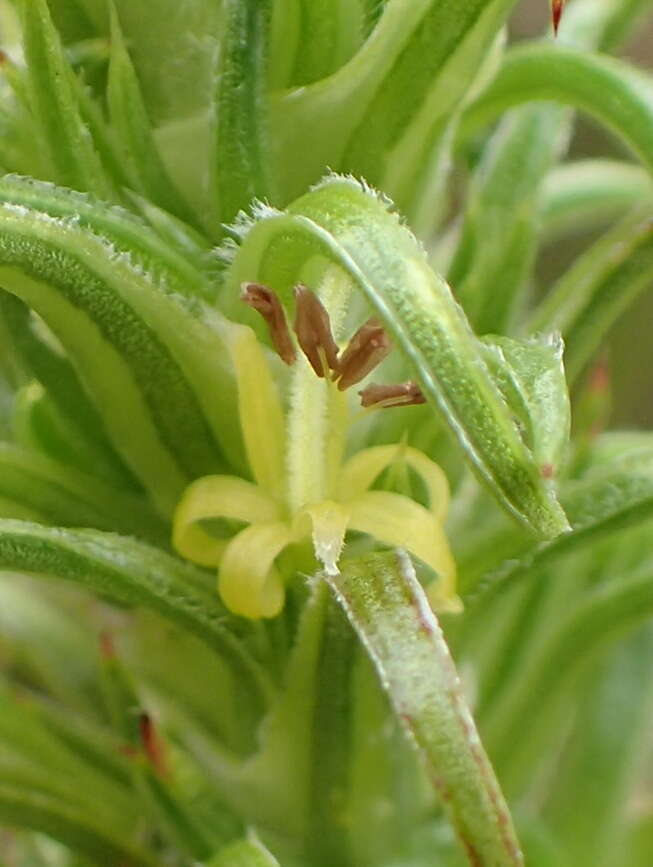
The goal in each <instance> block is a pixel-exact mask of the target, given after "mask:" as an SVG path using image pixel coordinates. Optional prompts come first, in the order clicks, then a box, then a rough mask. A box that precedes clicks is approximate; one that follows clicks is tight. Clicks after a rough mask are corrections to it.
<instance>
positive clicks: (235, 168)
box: [211, 0, 272, 223]
mask: <svg viewBox="0 0 653 867" xmlns="http://www.w3.org/2000/svg"><path fill="white" fill-rule="evenodd" d="M224 6H225V12H224V14H225V24H224V34H223V37H222V46H221V51H220V59H219V67H218V75H217V87H216V91H215V95H214V100H213V126H214V130H213V132H214V142H213V155H212V162H211V167H212V172H213V190H214V196H215V203H214V204H215V208H216V213H217V216H218V220H219V221H220V222H221V223H229V222H231V220H233V219H234V217H235V216H236V214H238V212H239V211H240V210H242V209H243V208H246V207H248V205H249V204H250V202H251V201H252V199H255V198H262V197H270V196H271V194H272V190H271V179H270V168H269V165H268V160H269V146H268V143H267V92H266V69H267V56H268V39H269V30H270V14H271V5H270V2H269V0H226V2H225V4H224Z"/></svg>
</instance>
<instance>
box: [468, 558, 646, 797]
mask: <svg viewBox="0 0 653 867" xmlns="http://www.w3.org/2000/svg"><path fill="white" fill-rule="evenodd" d="M651 616H653V580H652V578H651V567H650V564H646V565H645V566H644V567H643V568H640V569H639V570H637V571H636V572H635V574H631V575H628V576H626V577H621V578H619V580H611V581H608V582H606V583H604V584H602V585H600V586H599V587H598V588H596V589H595V590H593V591H592V592H590V593H588V594H587V595H586V596H585V597H584V598H583V599H581V601H579V602H578V603H577V604H576V605H575V606H573V607H572V609H571V610H570V611H568V612H566V613H565V615H564V617H563V618H562V621H561V622H560V624H559V625H558V626H557V628H556V629H555V630H554V632H553V633H552V634H551V635H550V636H549V638H548V640H547V642H546V644H545V646H544V647H542V649H541V651H540V653H539V654H538V658H537V661H536V662H535V663H534V664H533V666H532V668H531V670H530V671H529V676H528V678H526V679H523V678H522V679H520V680H519V681H518V682H517V683H516V685H515V688H514V689H513V690H512V692H511V695H510V696H509V698H508V699H507V701H506V703H504V706H503V707H502V708H501V714H500V715H495V716H494V718H493V719H492V721H491V723H488V725H487V726H486V728H485V730H484V731H485V737H486V741H487V743H488V744H491V745H492V756H493V758H494V760H495V762H496V764H497V766H498V767H499V768H500V769H501V770H502V779H505V781H506V784H507V785H509V786H510V790H511V791H512V790H514V789H515V787H516V786H518V785H519V780H520V778H522V776H523V774H524V773H525V772H526V773H528V774H529V775H530V774H531V773H532V766H533V765H532V761H529V760H528V756H530V757H531V758H532V757H533V756H534V755H537V754H538V745H541V743H542V739H543V738H544V737H546V733H547V729H548V721H550V720H551V714H553V713H554V712H555V710H556V707H559V702H560V701H561V700H562V698H563V696H564V695H565V694H566V691H567V689H568V688H569V687H570V685H571V684H573V682H574V680H575V679H576V678H577V677H578V676H579V674H580V673H581V672H582V671H583V669H584V668H585V667H586V666H587V665H588V663H589V662H591V661H592V660H593V659H595V658H596V656H597V655H598V654H599V653H601V652H605V651H606V650H607V649H608V648H609V647H610V646H612V645H613V644H614V642H615V641H616V640H617V639H619V638H621V637H623V635H624V634H626V633H627V632H628V631H629V630H631V629H633V628H635V627H636V626H638V625H640V624H642V623H644V622H646V621H647V620H648V619H650V618H651ZM526 766H528V770H526Z"/></svg>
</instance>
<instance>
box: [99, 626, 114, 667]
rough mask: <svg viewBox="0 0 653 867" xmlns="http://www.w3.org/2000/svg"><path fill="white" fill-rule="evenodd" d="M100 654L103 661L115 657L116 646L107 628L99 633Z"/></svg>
mask: <svg viewBox="0 0 653 867" xmlns="http://www.w3.org/2000/svg"><path fill="white" fill-rule="evenodd" d="M100 656H101V657H102V659H103V660H105V661H108V660H110V659H115V658H116V648H115V646H114V643H113V638H112V636H111V633H110V632H109V630H108V629H103V630H102V632H101V633H100Z"/></svg>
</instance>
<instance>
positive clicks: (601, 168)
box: [540, 159, 653, 243]
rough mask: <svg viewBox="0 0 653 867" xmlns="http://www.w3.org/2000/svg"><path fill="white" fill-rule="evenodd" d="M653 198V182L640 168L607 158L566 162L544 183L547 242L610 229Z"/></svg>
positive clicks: (542, 214)
mask: <svg viewBox="0 0 653 867" xmlns="http://www.w3.org/2000/svg"><path fill="white" fill-rule="evenodd" d="M652 198H653V183H652V182H651V178H650V175H649V174H648V173H647V172H646V171H645V170H644V169H642V168H641V167H640V166H637V165H634V164H632V163H626V162H620V161H617V160H607V159H588V160H575V161H573V162H569V163H564V164H563V165H560V166H557V167H556V168H555V169H553V171H551V172H550V173H549V175H548V176H547V177H546V178H545V180H544V183H543V184H542V195H541V202H540V221H541V226H542V235H543V238H544V241H545V243H551V242H552V241H556V240H558V239H559V238H563V237H564V236H566V235H569V234H572V233H573V232H575V231H579V230H580V231H583V232H584V231H587V230H588V229H594V228H597V227H598V228H600V227H603V226H607V225H608V224H610V223H612V222H613V221H615V220H616V219H617V218H620V217H623V216H624V215H625V213H626V212H627V211H630V210H631V208H633V207H635V206H636V205H640V204H641V203H642V202H643V200H645V199H652Z"/></svg>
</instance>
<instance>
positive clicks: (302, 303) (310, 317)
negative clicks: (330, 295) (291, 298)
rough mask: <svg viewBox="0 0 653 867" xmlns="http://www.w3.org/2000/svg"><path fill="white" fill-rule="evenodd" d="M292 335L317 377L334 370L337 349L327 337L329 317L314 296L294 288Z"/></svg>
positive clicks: (336, 360) (305, 290)
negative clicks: (293, 331)
mask: <svg viewBox="0 0 653 867" xmlns="http://www.w3.org/2000/svg"><path fill="white" fill-rule="evenodd" d="M295 304H296V310H295V324H294V326H293V327H294V329H295V334H296V335H297V340H298V341H299V345H300V346H301V348H302V352H303V353H304V355H305V356H306V358H307V359H308V361H309V363H310V365H311V367H312V368H313V370H314V371H315V373H316V374H317V376H319V377H322V378H324V377H326V376H327V374H328V372H329V370H333V371H337V370H338V347H337V346H336V342H335V340H334V339H333V334H332V333H331V323H330V321H329V314H328V313H327V311H326V310H325V308H324V306H323V305H322V302H321V301H320V299H319V298H318V297H317V295H316V294H315V293H314V292H311V290H310V289H307V288H306V286H301V285H299V286H295Z"/></svg>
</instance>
